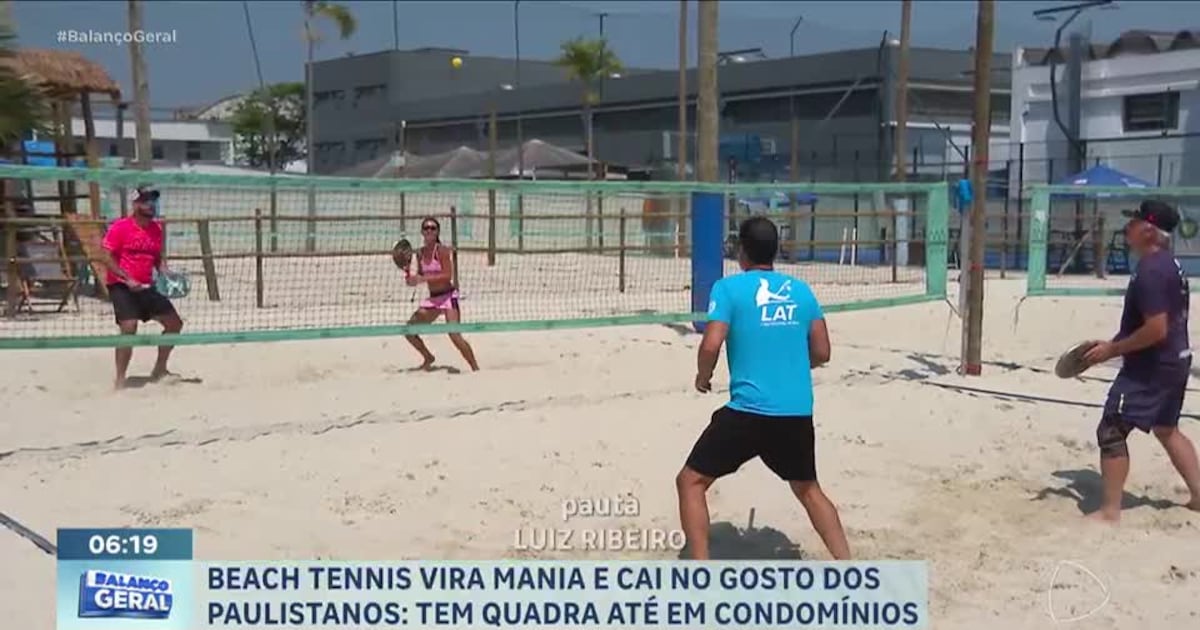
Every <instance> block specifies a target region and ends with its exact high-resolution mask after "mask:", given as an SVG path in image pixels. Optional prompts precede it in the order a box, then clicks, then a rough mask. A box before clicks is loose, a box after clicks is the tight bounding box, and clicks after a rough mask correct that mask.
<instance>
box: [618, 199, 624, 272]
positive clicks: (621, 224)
mask: <svg viewBox="0 0 1200 630" xmlns="http://www.w3.org/2000/svg"><path fill="white" fill-rule="evenodd" d="M618 217H619V218H618V219H617V224H618V226H617V228H618V231H619V234H618V236H617V243H618V247H617V290H618V291H620V292H621V293H624V292H625V208H624V207H622V208H621V212H620V214H619V215H618Z"/></svg>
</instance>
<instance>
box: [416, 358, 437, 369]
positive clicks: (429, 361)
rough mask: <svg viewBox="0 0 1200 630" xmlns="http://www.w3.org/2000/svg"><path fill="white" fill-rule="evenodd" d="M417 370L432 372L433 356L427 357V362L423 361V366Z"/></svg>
mask: <svg viewBox="0 0 1200 630" xmlns="http://www.w3.org/2000/svg"><path fill="white" fill-rule="evenodd" d="M417 369H418V370H424V371H426V372H428V371H430V370H432V369H433V356H432V355H431V356H428V357H425V361H423V362H422V363H421V366H420V367H419V368H417Z"/></svg>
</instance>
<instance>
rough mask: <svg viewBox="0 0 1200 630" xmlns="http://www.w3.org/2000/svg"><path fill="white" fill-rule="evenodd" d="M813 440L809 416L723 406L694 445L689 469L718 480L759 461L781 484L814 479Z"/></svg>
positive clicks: (811, 422)
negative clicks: (751, 411) (777, 477)
mask: <svg viewBox="0 0 1200 630" xmlns="http://www.w3.org/2000/svg"><path fill="white" fill-rule="evenodd" d="M815 442H816V439H815V437H814V434H813V421H812V416H760V415H758V414H754V413H748V412H745V411H737V410H736V409H730V408H729V407H721V408H720V409H718V410H716V411H714V412H713V415H712V421H711V422H709V424H708V427H707V428H706V429H704V433H701V434H700V438H699V439H698V440H696V444H695V446H693V447H692V452H691V454H690V455H688V458H687V467H688V468H691V469H692V470H694V471H696V472H698V473H700V474H702V475H705V476H707V477H712V478H714V479H716V478H718V477H724V476H725V475H728V474H730V473H732V472H735V471H737V469H738V468H741V467H742V464H745V463H746V462H748V461H750V460H751V459H754V458H755V457H759V458H761V459H762V461H763V463H764V464H766V465H767V468H770V469H771V472H773V473H775V474H776V475H778V476H779V478H780V479H783V480H784V481H816V480H817V459H816V451H815V446H816V445H815Z"/></svg>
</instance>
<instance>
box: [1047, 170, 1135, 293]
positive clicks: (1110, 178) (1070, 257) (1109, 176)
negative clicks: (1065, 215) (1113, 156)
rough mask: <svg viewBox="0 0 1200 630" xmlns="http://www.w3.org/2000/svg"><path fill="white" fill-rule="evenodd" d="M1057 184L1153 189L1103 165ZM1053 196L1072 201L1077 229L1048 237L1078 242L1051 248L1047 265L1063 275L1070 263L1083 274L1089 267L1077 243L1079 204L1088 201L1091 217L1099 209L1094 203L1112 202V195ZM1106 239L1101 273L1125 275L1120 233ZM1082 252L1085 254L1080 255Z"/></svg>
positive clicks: (1125, 258) (1126, 264)
mask: <svg viewBox="0 0 1200 630" xmlns="http://www.w3.org/2000/svg"><path fill="white" fill-rule="evenodd" d="M1056 183H1057V184H1058V185H1060V186H1082V187H1095V188H1100V187H1111V188H1130V189H1138V188H1153V187H1154V184H1151V183H1150V182H1148V181H1146V180H1144V179H1141V178H1140V177H1135V176H1133V175H1130V174H1128V173H1122V172H1121V171H1118V170H1116V169H1114V168H1111V167H1108V166H1104V165H1103V164H1097V165H1096V166H1093V167H1091V168H1089V169H1087V170H1085V171H1083V172H1080V173H1076V174H1074V175H1071V176H1070V177H1065V178H1063V179H1062V180H1059V181H1058V182H1056ZM1052 196H1053V197H1054V198H1055V199H1073V200H1075V201H1076V211H1075V216H1076V228H1075V230H1074V233H1067V232H1063V231H1061V230H1051V233H1052V235H1053V234H1054V233H1056V232H1057V233H1060V235H1061V236H1063V237H1064V238H1066V239H1067V240H1068V241H1077V242H1076V243H1075V244H1074V246H1073V247H1071V246H1069V245H1065V244H1064V245H1063V246H1061V247H1055V246H1053V245H1052V246H1051V248H1050V250H1051V251H1050V252H1049V254H1050V258H1051V260H1050V261H1048V262H1049V263H1050V264H1051V266H1052V267H1058V270H1059V273H1062V272H1064V271H1066V268H1067V266H1068V265H1070V264H1071V263H1072V262H1074V264H1075V265H1076V269H1077V271H1078V270H1082V269H1083V268H1085V267H1087V266H1088V264H1087V262H1086V260H1085V259H1086V248H1082V247H1081V246H1082V241H1078V239H1080V238H1082V237H1083V236H1082V233H1081V230H1082V228H1081V226H1082V222H1083V215H1082V214H1081V213H1082V208H1081V207H1080V206H1079V205H1078V202H1079V201H1081V200H1083V199H1085V198H1090V199H1091V201H1092V203H1093V210H1092V214H1093V215H1098V214H1099V207H1098V205H1097V204H1098V201H1097V200H1098V199H1103V198H1111V197H1113V196H1114V195H1112V194H1110V193H1096V194H1092V195H1086V194H1085V193H1081V192H1080V193H1056V194H1054V195H1052ZM1101 238H1105V235H1101ZM1108 239H1109V243H1108V255H1107V257H1106V258H1107V260H1105V261H1103V267H1104V269H1105V270H1106V271H1112V272H1116V273H1124V272H1127V271H1128V270H1129V258H1128V253H1127V250H1126V248H1125V243H1124V237H1123V236H1121V235H1120V232H1119V231H1114V232H1113V233H1112V234H1111V235H1108ZM1081 249H1083V250H1085V251H1080V250H1081ZM1077 254H1078V257H1077ZM1055 258H1058V260H1054V259H1055ZM1092 265H1093V266H1095V263H1092Z"/></svg>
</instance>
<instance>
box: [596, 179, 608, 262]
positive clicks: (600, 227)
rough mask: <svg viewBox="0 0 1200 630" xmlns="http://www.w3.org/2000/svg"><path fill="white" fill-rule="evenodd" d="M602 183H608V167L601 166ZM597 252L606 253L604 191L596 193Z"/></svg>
mask: <svg viewBox="0 0 1200 630" xmlns="http://www.w3.org/2000/svg"><path fill="white" fill-rule="evenodd" d="M600 181H608V165H607V164H601V165H600ZM596 251H597V252H603V251H604V191H603V190H597V191H596Z"/></svg>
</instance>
